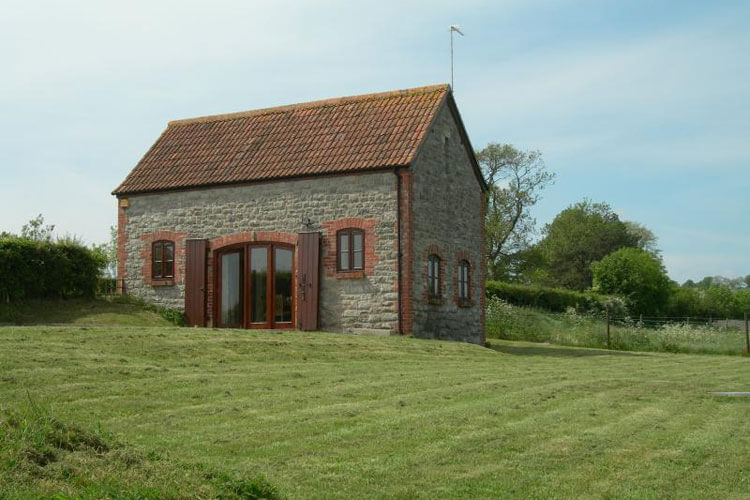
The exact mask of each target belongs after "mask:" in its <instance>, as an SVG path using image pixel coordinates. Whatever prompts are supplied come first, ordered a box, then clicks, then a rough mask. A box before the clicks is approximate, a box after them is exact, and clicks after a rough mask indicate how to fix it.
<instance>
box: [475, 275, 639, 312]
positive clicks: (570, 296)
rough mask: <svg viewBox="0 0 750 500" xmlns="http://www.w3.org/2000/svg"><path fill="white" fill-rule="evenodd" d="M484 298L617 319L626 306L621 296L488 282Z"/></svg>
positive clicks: (553, 310) (625, 310) (625, 309)
mask: <svg viewBox="0 0 750 500" xmlns="http://www.w3.org/2000/svg"><path fill="white" fill-rule="evenodd" d="M487 296H488V297H497V298H499V299H502V300H504V301H505V302H508V303H509V304H513V305H516V306H526V307H535V308H539V309H546V310H548V311H552V312H565V311H567V310H568V308H571V307H572V308H573V309H575V310H576V311H578V312H586V313H595V314H599V313H603V312H605V311H606V310H607V309H609V311H610V312H611V313H612V314H615V315H617V316H625V315H627V312H628V311H627V304H626V302H625V300H623V299H621V298H620V297H614V296H611V295H601V294H596V293H593V292H576V291H573V290H566V289H564V288H546V287H536V286H527V285H521V284H515V283H503V282H501V281H488V282H487Z"/></svg>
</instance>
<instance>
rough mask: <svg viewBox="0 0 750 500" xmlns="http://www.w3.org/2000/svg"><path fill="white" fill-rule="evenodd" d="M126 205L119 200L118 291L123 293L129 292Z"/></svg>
mask: <svg viewBox="0 0 750 500" xmlns="http://www.w3.org/2000/svg"><path fill="white" fill-rule="evenodd" d="M125 210H126V209H125V207H121V206H120V200H119V198H118V200H117V284H116V286H117V293H118V294H119V295H123V294H124V293H126V292H127V290H126V289H125V286H124V285H125V278H127V277H128V276H127V267H126V265H125V263H126V262H127V260H128V252H127V250H126V249H125V248H126V244H127V239H128V215H127V213H126V211H125Z"/></svg>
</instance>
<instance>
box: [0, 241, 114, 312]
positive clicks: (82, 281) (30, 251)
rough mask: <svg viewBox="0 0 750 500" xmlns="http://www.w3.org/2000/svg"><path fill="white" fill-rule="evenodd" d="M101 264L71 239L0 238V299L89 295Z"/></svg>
mask: <svg viewBox="0 0 750 500" xmlns="http://www.w3.org/2000/svg"><path fill="white" fill-rule="evenodd" d="M104 265H105V262H103V260H102V258H101V256H100V255H99V254H97V253H95V252H93V251H91V250H89V249H88V248H86V247H84V246H82V245H80V244H78V243H75V242H70V241H61V242H57V243H55V242H51V241H47V240H45V241H32V240H27V239H22V238H14V237H11V238H3V239H0V276H1V277H2V279H0V300H3V301H5V302H11V301H18V300H23V299H38V298H48V297H58V298H68V297H79V296H83V297H92V296H93V295H94V294H95V292H96V287H97V281H98V279H99V275H100V272H101V269H102V267H103V266H104Z"/></svg>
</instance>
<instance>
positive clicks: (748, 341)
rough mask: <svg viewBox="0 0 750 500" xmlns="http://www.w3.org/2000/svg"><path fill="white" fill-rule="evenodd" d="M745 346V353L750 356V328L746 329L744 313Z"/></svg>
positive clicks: (746, 323)
mask: <svg viewBox="0 0 750 500" xmlns="http://www.w3.org/2000/svg"><path fill="white" fill-rule="evenodd" d="M745 345H746V346H747V353H748V354H750V328H748V322H747V313H745Z"/></svg>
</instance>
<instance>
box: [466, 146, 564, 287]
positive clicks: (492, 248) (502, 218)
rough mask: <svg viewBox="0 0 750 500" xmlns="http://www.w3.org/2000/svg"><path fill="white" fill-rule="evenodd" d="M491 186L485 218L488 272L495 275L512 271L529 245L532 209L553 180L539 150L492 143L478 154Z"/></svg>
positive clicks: (552, 175)
mask: <svg viewBox="0 0 750 500" xmlns="http://www.w3.org/2000/svg"><path fill="white" fill-rule="evenodd" d="M476 156H477V160H478V161H479V165H480V166H481V167H482V172H483V174H484V177H485V180H486V181H487V185H488V187H489V193H488V199H487V212H486V217H485V238H486V244H487V261H488V266H487V267H488V271H489V274H490V276H492V277H493V278H496V279H497V278H500V277H507V276H508V274H512V273H513V267H514V263H515V262H516V261H517V260H518V258H519V257H520V255H521V253H522V252H523V251H524V250H526V249H527V248H528V247H529V246H530V239H531V236H532V235H533V233H534V228H535V225H536V221H535V220H534V218H533V217H532V216H531V214H530V211H529V210H530V208H531V207H532V206H534V205H535V204H536V203H537V202H538V201H539V199H540V198H541V191H542V190H544V188H545V187H547V186H548V185H549V184H551V183H552V182H554V178H555V174H554V173H552V172H550V171H548V170H547V168H546V166H545V165H544V161H542V154H541V153H540V152H539V151H521V150H518V149H516V148H514V147H513V146H511V145H510V144H497V143H490V144H488V145H487V147H485V148H484V149H483V150H481V151H479V152H477V153H476Z"/></svg>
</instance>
